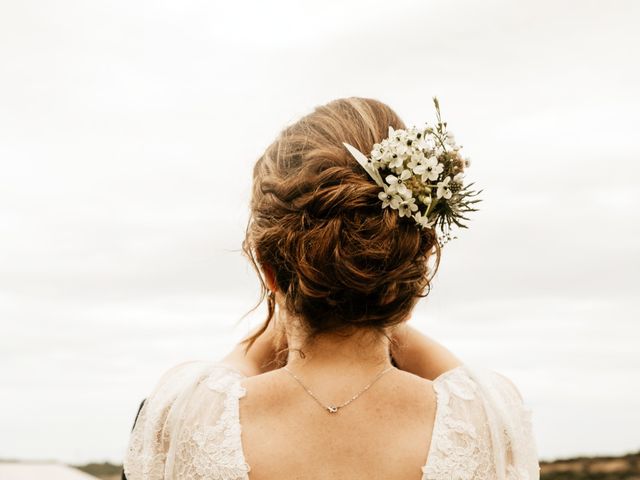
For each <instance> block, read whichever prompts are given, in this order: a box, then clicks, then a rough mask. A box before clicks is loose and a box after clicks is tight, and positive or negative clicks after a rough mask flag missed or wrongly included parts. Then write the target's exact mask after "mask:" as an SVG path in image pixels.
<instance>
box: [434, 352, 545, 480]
mask: <svg viewBox="0 0 640 480" xmlns="http://www.w3.org/2000/svg"><path fill="white" fill-rule="evenodd" d="M434 390H435V391H436V394H437V397H438V404H437V410H436V411H437V415H438V419H437V420H436V422H437V423H438V424H439V429H438V431H437V435H439V436H440V437H442V438H446V439H448V440H450V441H451V442H455V441H459V440H460V437H461V435H466V436H467V440H468V445H470V446H471V445H472V447H470V448H471V450H470V451H469V452H467V453H469V455H470V456H472V457H473V456H474V455H475V456H476V457H477V458H478V459H479V462H480V463H479V464H485V465H486V466H487V468H490V469H495V471H496V472H502V475H504V476H505V478H517V479H520V478H531V479H535V478H539V477H538V475H539V465H538V460H537V451H536V444H535V440H534V436H533V431H532V425H531V409H530V408H529V407H528V406H527V405H526V404H525V403H524V400H523V397H522V395H521V393H520V390H519V389H518V387H517V386H516V384H515V383H514V382H513V381H512V380H511V379H510V378H508V377H507V376H505V375H503V374H501V373H498V372H496V371H494V370H490V369H487V368H484V367H479V366H472V365H469V364H465V365H461V366H459V367H456V368H454V369H452V370H449V371H447V372H445V373H444V374H442V375H440V376H439V377H438V378H436V379H435V380H434ZM439 453H442V452H438V451H437V448H436V452H435V453H434V462H437V460H435V459H436V458H437V457H438V454H439ZM443 455H444V456H445V457H446V456H447V455H448V454H447V452H444V453H443ZM441 456H442V455H441ZM483 458H484V460H482V459H483ZM480 460H482V461H480ZM461 461H462V460H461ZM510 475H511V476H510ZM489 477H491V476H489ZM483 478H485V477H484V476H483Z"/></svg>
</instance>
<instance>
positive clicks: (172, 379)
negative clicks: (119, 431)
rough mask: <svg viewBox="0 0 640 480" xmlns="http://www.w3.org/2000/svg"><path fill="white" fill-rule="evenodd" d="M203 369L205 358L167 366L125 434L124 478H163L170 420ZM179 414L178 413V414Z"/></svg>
mask: <svg viewBox="0 0 640 480" xmlns="http://www.w3.org/2000/svg"><path fill="white" fill-rule="evenodd" d="M206 369H207V364H206V363H205V362H199V361H189V362H185V363H181V364H179V365H177V366H175V367H173V368H171V369H170V370H168V371H167V372H166V373H165V374H164V375H162V377H161V378H160V380H159V381H158V383H157V384H156V387H155V388H154V390H153V391H152V393H151V394H150V395H149V396H148V397H147V398H146V400H145V401H144V403H143V405H142V407H141V408H140V411H139V412H138V416H137V419H136V422H135V425H134V427H133V430H132V431H131V434H130V436H129V445H128V447H127V450H126V452H125V456H124V461H123V470H124V475H125V476H126V478H127V480H156V479H157V480H161V479H163V478H165V460H166V458H167V452H168V449H169V439H170V436H171V432H170V428H169V426H170V421H171V419H172V418H175V417H176V414H177V413H178V412H176V410H177V405H179V404H180V402H179V401H177V400H179V399H180V398H181V397H185V396H186V395H188V393H189V389H190V388H193V385H194V380H195V379H197V378H198V377H199V376H200V375H201V374H202V372H203V371H205V370H206ZM178 416H179V415H178Z"/></svg>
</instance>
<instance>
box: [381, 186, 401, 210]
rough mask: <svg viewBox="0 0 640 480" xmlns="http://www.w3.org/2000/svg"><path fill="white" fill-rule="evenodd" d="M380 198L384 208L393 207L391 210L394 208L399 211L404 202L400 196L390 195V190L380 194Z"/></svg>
mask: <svg viewBox="0 0 640 480" xmlns="http://www.w3.org/2000/svg"><path fill="white" fill-rule="evenodd" d="M378 198H379V199H380V200H382V208H387V207H389V206H391V208H393V209H394V210H397V209H398V206H399V205H400V202H401V201H402V197H400V195H397V194H394V193H390V192H389V190H388V189H387V190H385V191H382V192H380V193H379V194H378Z"/></svg>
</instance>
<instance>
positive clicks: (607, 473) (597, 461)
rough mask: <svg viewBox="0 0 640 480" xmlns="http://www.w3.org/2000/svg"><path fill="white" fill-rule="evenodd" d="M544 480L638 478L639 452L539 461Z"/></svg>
mask: <svg viewBox="0 0 640 480" xmlns="http://www.w3.org/2000/svg"><path fill="white" fill-rule="evenodd" d="M540 472H541V475H540V478H541V479H544V480H640V452H636V453H629V454H627V455H623V456H621V457H578V458H569V459H563V460H555V461H553V462H544V461H541V462H540Z"/></svg>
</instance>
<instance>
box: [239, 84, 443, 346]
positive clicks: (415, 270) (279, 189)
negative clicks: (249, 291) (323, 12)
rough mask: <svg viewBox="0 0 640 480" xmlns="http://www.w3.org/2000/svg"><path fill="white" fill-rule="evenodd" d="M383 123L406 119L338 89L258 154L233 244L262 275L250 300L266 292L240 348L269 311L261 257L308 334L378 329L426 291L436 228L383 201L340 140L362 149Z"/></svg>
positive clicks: (385, 127)
mask: <svg viewBox="0 0 640 480" xmlns="http://www.w3.org/2000/svg"><path fill="white" fill-rule="evenodd" d="M389 126H391V127H393V128H394V129H403V128H406V127H405V125H404V123H403V122H402V120H401V119H400V118H399V117H398V115H397V114H396V113H395V112H394V111H393V110H392V109H391V108H390V107H388V106H387V105H385V104H384V103H382V102H380V101H378V100H374V99H370V98H358V97H350V98H341V99H337V100H334V101H331V102H329V103H327V104H326V105H322V106H319V107H316V108H315V110H313V112H311V113H310V114H308V115H306V116H304V117H303V118H301V119H300V120H299V121H297V122H295V123H294V124H292V125H290V126H288V127H286V128H285V129H284V130H283V131H282V132H281V133H280V134H279V135H278V137H277V138H276V140H275V141H274V142H273V143H272V144H271V145H270V146H269V147H268V148H267V149H266V150H265V152H264V153H263V154H262V156H261V157H260V158H259V159H258V160H257V162H256V164H255V166H254V169H253V189H252V194H251V204H250V209H251V215H250V218H249V223H248V225H247V230H246V236H245V239H244V240H243V242H242V250H243V253H244V254H245V255H246V256H247V257H248V258H249V260H250V261H251V263H252V265H253V266H254V268H255V269H256V272H257V273H258V276H259V278H260V280H261V286H262V289H261V296H260V300H259V302H258V305H260V303H262V301H263V300H264V299H265V297H266V298H267V303H268V314H267V318H266V320H265V322H264V324H263V325H262V326H261V327H260V328H259V329H258V331H256V332H255V333H254V334H253V335H251V336H250V337H248V338H247V339H245V340H244V342H243V343H245V345H246V346H245V351H248V350H249V348H250V347H251V345H252V344H253V343H254V342H255V340H256V339H257V338H258V337H259V336H260V335H261V334H262V333H263V332H264V331H265V330H266V329H267V328H268V326H269V323H270V322H271V321H272V318H273V316H274V311H275V299H274V296H273V295H268V294H267V287H266V285H265V281H264V279H263V277H262V274H261V269H260V266H261V265H265V264H266V265H268V266H269V267H270V268H271V269H272V270H273V272H274V274H275V281H276V285H277V289H278V291H280V292H282V294H283V297H284V299H285V308H286V310H287V313H288V314H292V315H294V316H295V317H297V318H299V319H300V320H301V323H302V325H303V327H304V328H305V330H306V333H307V334H308V337H307V338H308V340H309V339H313V338H314V337H316V336H317V335H320V334H323V333H328V332H335V333H346V334H348V332H353V331H354V330H355V329H362V328H367V329H375V330H378V331H380V332H382V333H384V332H385V331H386V329H387V327H391V326H394V325H397V324H399V323H401V322H403V321H405V320H406V319H408V317H409V314H410V313H411V310H412V309H413V307H414V305H415V303H416V302H417V300H418V299H419V298H420V297H424V296H426V295H427V294H428V291H427V294H425V293H424V291H425V289H426V288H429V289H430V281H431V279H432V278H433V275H435V273H436V271H437V269H438V265H439V263H440V247H439V245H438V242H437V237H436V233H435V232H434V230H433V229H430V228H424V229H423V228H419V227H418V226H417V225H416V223H415V221H414V220H413V219H411V218H407V217H400V216H399V215H398V211H397V210H392V209H391V208H385V209H383V208H382V205H381V200H380V199H379V198H378V193H379V192H380V187H379V186H378V185H376V184H375V183H374V181H373V180H372V179H371V178H370V177H369V175H368V174H367V173H366V171H365V170H364V169H363V168H362V167H361V166H360V164H358V162H357V161H356V160H355V159H354V158H353V157H352V156H351V154H350V153H349V152H348V151H347V149H346V148H345V147H344V145H343V142H346V143H349V144H351V145H353V146H354V147H356V148H357V149H358V150H360V151H361V152H363V153H364V154H365V155H368V153H369V152H371V150H372V148H373V145H374V144H375V143H379V142H380V141H382V140H383V139H384V138H386V137H387V136H388V131H389ZM431 255H435V257H436V262H435V264H434V267H433V269H430V268H429V266H428V265H429V263H430V262H429V261H428V260H429V259H430V257H431ZM258 305H256V307H257V306H258Z"/></svg>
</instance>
